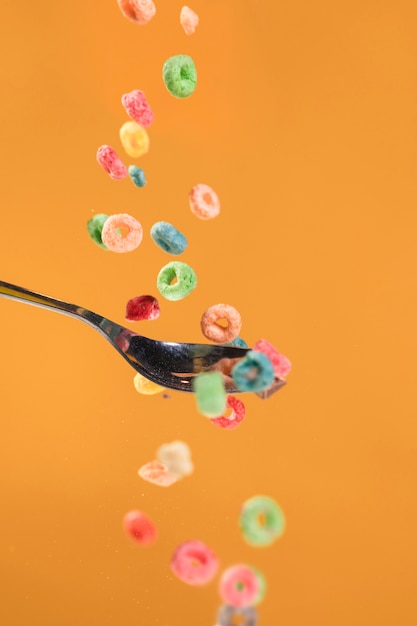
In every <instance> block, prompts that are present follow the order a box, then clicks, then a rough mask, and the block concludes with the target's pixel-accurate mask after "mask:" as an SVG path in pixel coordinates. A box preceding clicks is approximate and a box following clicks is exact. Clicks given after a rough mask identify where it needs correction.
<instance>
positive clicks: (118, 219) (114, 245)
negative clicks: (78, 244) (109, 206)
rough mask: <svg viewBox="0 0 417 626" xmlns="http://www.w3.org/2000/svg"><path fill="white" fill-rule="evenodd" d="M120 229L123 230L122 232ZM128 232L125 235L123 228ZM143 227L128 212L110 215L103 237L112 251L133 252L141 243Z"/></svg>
mask: <svg viewBox="0 0 417 626" xmlns="http://www.w3.org/2000/svg"><path fill="white" fill-rule="evenodd" d="M120 229H121V230H122V232H120ZM125 229H126V230H127V234H126V235H125V236H123V230H125ZM142 237H143V228H142V225H141V223H140V222H138V221H137V220H136V219H135V218H134V217H132V216H131V215H128V214H127V213H116V214H115V215H110V217H108V218H107V220H106V221H105V222H104V224H103V230H102V231H101V239H102V241H103V243H104V245H105V246H107V248H108V249H109V250H112V252H131V251H132V250H135V249H136V248H137V247H138V246H139V245H140V243H141V241H142Z"/></svg>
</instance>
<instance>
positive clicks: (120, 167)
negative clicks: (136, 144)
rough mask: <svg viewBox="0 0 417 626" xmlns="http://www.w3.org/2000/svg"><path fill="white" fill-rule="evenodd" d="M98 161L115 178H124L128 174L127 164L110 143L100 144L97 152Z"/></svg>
mask: <svg viewBox="0 0 417 626" xmlns="http://www.w3.org/2000/svg"><path fill="white" fill-rule="evenodd" d="M96 158H97V161H98V162H99V164H100V165H101V167H102V168H103V170H104V171H105V172H107V174H108V175H109V176H110V178H113V180H122V179H123V178H126V176H127V168H126V165H125V164H124V163H123V162H122V161H121V160H120V158H119V156H118V155H117V153H116V151H115V150H114V149H113V148H112V147H111V146H108V145H104V146H100V148H99V149H98V150H97V154H96Z"/></svg>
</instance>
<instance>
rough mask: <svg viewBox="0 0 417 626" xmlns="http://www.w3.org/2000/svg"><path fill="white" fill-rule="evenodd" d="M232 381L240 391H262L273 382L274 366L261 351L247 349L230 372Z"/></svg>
mask: <svg viewBox="0 0 417 626" xmlns="http://www.w3.org/2000/svg"><path fill="white" fill-rule="evenodd" d="M231 375H232V378H233V381H234V383H235V385H236V387H237V388H238V389H240V391H254V392H257V391H262V390H263V389H268V387H270V386H271V385H272V383H273V382H274V378H275V376H274V367H273V365H272V363H271V361H270V360H269V359H268V357H267V356H266V355H265V354H263V353H262V352H257V351H256V350H249V351H248V352H247V353H246V355H245V357H244V358H243V359H242V360H241V361H239V362H238V363H236V365H235V366H234V368H233V369H232V372H231Z"/></svg>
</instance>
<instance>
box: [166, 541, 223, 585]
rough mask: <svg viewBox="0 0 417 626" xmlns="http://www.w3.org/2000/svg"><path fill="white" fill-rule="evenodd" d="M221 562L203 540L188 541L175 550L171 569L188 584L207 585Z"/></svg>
mask: <svg viewBox="0 0 417 626" xmlns="http://www.w3.org/2000/svg"><path fill="white" fill-rule="evenodd" d="M218 567H219V562H218V559H217V556H216V555H215V554H214V552H213V551H212V550H211V549H210V548H209V547H208V546H207V545H206V544H205V543H203V542H202V541H198V540H194V541H186V542H185V543H182V544H181V545H180V546H178V548H177V549H176V550H175V552H174V554H173V556H172V559H171V569H172V571H173V572H174V574H175V576H177V578H179V579H180V580H182V582H184V583H187V584H188V585H195V586H200V585H206V584H207V583H209V582H210V581H211V580H212V579H213V578H214V576H215V575H216V573H217V569H218Z"/></svg>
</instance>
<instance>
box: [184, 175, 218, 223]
mask: <svg viewBox="0 0 417 626" xmlns="http://www.w3.org/2000/svg"><path fill="white" fill-rule="evenodd" d="M188 199H189V202H190V208H191V211H192V212H193V213H194V215H195V216H196V217H199V218H200V219H201V220H211V219H213V217H216V215H218V214H219V213H220V202H219V198H218V196H217V194H216V192H215V191H214V189H212V188H211V187H209V186H208V185H204V184H203V183H199V184H198V185H194V187H193V188H192V189H191V191H190V192H189V194H188Z"/></svg>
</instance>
